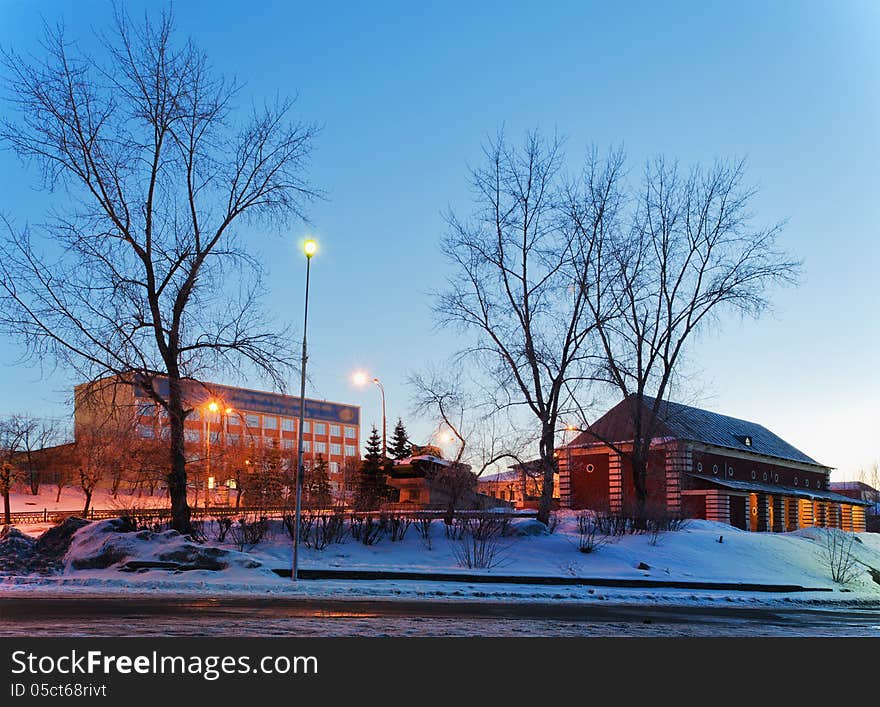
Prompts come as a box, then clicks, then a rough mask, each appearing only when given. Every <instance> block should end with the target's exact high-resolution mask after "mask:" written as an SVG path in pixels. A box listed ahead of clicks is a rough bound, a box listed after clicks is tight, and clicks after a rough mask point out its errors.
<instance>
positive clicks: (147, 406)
mask: <svg viewBox="0 0 880 707" xmlns="http://www.w3.org/2000/svg"><path fill="white" fill-rule="evenodd" d="M154 408H155V406H154V405H153V403H150V402H147V401H145V400H142V401H140V402H139V403H138V404H137V414H138V415H140V416H141V417H152V416H153V414H154Z"/></svg>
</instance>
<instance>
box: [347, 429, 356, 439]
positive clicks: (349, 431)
mask: <svg viewBox="0 0 880 707" xmlns="http://www.w3.org/2000/svg"><path fill="white" fill-rule="evenodd" d="M345 439H357V428H355V427H346V428H345Z"/></svg>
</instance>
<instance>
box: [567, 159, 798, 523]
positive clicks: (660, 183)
mask: <svg viewBox="0 0 880 707" xmlns="http://www.w3.org/2000/svg"><path fill="white" fill-rule="evenodd" d="M744 172H745V166H744V163H743V162H735V163H725V162H719V163H716V164H715V165H713V166H712V167H711V168H708V169H705V168H702V167H699V166H698V167H695V168H694V169H693V170H691V171H690V173H688V174H687V175H682V174H681V173H680V172H679V169H678V167H677V166H676V165H675V164H670V163H668V162H666V161H664V160H663V159H657V160H654V161H652V162H650V163H649V164H648V166H647V168H646V170H645V174H644V179H643V182H642V185H641V189H640V191H638V192H636V193H635V194H634V195H633V197H632V198H631V199H630V200H629V202H628V203H629V206H630V207H631V208H630V209H629V213H628V214H627V218H626V219H625V221H623V222H622V223H623V225H624V228H622V229H620V230H619V231H617V232H616V234H615V236H616V237H615V239H614V240H615V246H614V247H613V248H608V249H607V253H609V254H610V255H611V256H612V257H613V267H609V268H604V269H598V270H596V271H595V275H596V287H595V289H594V293H595V296H594V297H590V298H588V299H587V305H588V307H589V312H590V315H591V317H592V323H593V326H594V330H595V332H596V334H597V335H598V340H599V341H600V342H601V349H602V352H603V361H602V366H601V373H600V375H599V377H600V378H603V379H604V380H605V381H606V382H607V383H608V384H610V385H611V386H612V388H613V389H615V390H616V391H618V392H619V394H621V395H622V396H623V397H624V398H626V399H628V400H629V401H630V403H631V406H630V412H631V421H632V435H631V437H632V441H631V443H630V444H629V445H627V446H626V447H624V446H622V445H615V443H616V442H618V440H602V441H603V442H605V443H607V444H610V445H611V446H612V447H615V449H617V451H618V452H619V453H621V454H622V455H623V456H624V457H626V458H627V459H628V460H629V461H630V463H631V466H632V479H633V486H634V488H635V493H636V499H635V501H636V509H635V510H636V512H637V513H638V517H639V518H643V517H644V516H645V512H646V503H647V495H648V491H647V483H646V481H647V478H648V457H649V452H650V447H651V443H652V441H653V440H654V438H655V436H656V433H657V430H658V426H659V424H660V422H661V421H662V418H663V415H664V407H663V404H664V401H665V400H666V399H667V397H668V395H669V393H670V389H671V387H672V385H673V384H674V382H675V376H676V373H677V372H679V368H680V364H681V361H682V357H683V355H684V353H685V351H686V350H687V345H688V344H689V343H690V342H691V340H692V339H693V338H694V334H695V333H696V332H698V331H700V330H701V329H703V328H705V327H706V326H707V325H708V324H709V323H711V322H713V321H715V320H716V317H717V315H718V314H720V313H722V312H725V311H728V312H730V311H733V312H737V313H741V314H743V315H752V316H758V315H759V314H761V313H762V312H763V311H764V310H765V309H766V308H767V307H768V306H769V292H770V290H771V288H772V286H774V285H777V284H790V283H794V282H796V280H797V276H798V270H799V263H798V262H796V261H795V260H793V259H792V258H791V257H790V256H788V255H786V254H785V253H783V252H781V251H780V250H778V249H777V246H776V240H777V236H778V234H779V232H780V229H781V224H775V225H772V226H769V227H763V226H756V225H753V223H752V221H753V216H752V212H751V210H752V201H753V197H754V195H755V190H754V189H753V188H750V187H748V186H745V185H744ZM589 191H590V190H587V196H586V197H583V196H580V197H578V196H574V197H573V198H571V199H570V201H569V212H570V214H571V216H572V222H573V223H574V224H575V227H576V228H577V229H579V230H580V231H581V232H582V234H583V237H584V238H588V237H590V236H591V234H592V233H593V228H594V221H593V214H594V206H593V204H592V203H591V197H590V195H589Z"/></svg>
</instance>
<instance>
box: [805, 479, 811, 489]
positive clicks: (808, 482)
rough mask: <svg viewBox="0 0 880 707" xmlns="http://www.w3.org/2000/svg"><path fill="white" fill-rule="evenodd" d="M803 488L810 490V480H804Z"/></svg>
mask: <svg viewBox="0 0 880 707" xmlns="http://www.w3.org/2000/svg"><path fill="white" fill-rule="evenodd" d="M804 486H806V487H807V488H810V480H809V479H804Z"/></svg>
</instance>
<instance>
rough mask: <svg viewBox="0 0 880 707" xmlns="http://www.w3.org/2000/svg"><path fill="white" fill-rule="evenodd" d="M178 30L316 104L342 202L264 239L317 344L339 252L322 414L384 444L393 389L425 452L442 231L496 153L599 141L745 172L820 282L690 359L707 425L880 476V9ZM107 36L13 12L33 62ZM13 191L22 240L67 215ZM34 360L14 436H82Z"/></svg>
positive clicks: (730, 9)
mask: <svg viewBox="0 0 880 707" xmlns="http://www.w3.org/2000/svg"><path fill="white" fill-rule="evenodd" d="M125 6H126V8H128V10H129V11H130V12H131V13H132V14H133V15H135V16H139V15H142V13H144V12H156V11H158V10H161V9H162V8H163V7H165V5H164V3H158V2H142V1H138V2H135V1H133V2H127V3H125ZM174 13H175V17H176V20H177V28H178V33H179V35H180V36H181V37H185V36H192V37H193V38H194V39H195V41H196V42H197V43H198V44H199V45H200V46H201V48H202V49H203V50H205V52H206V53H207V54H208V56H209V57H210V58H211V60H212V62H213V63H214V65H215V67H216V69H217V70H218V71H219V72H222V73H225V74H227V75H234V76H236V77H237V78H238V79H239V80H240V81H243V82H244V83H245V91H244V94H243V95H244V96H245V97H246V98H247V99H248V100H253V101H254V102H260V101H262V100H264V99H267V98H270V99H271V98H272V97H274V96H275V95H276V94H280V95H296V96H297V107H298V111H299V115H300V116H301V117H302V118H303V119H304V120H307V121H315V122H317V123H318V124H320V125H321V126H322V130H321V132H320V135H319V137H318V139H317V142H316V145H315V147H316V150H315V153H314V157H313V163H312V166H311V169H310V173H309V176H310V178H311V180H312V181H313V183H314V184H315V185H316V186H318V187H320V188H322V189H323V190H325V191H326V193H327V199H326V200H325V201H322V202H320V203H317V204H315V205H314V206H313V207H312V208H311V209H310V214H309V215H310V223H309V224H304V223H293V222H292V223H290V224H289V226H288V228H287V229H286V231H285V232H284V233H283V234H280V235H268V234H259V235H260V236H262V237H260V238H259V241H258V242H259V253H260V257H261V259H263V261H264V262H265V263H266V264H267V268H268V271H269V277H268V283H269V292H268V295H267V297H268V299H267V304H268V305H269V308H270V309H271V310H272V311H273V312H274V313H275V314H276V315H277V316H278V317H279V319H280V320H282V321H291V322H293V323H294V324H295V326H297V327H299V326H301V324H300V322H301V317H302V302H303V291H302V290H303V284H304V270H305V263H304V259H303V256H302V255H301V254H300V253H299V252H298V250H297V247H298V244H299V243H300V242H301V240H302V239H303V238H304V237H305V236H306V235H314V236H315V237H316V238H318V239H319V240H320V242H321V251H320V253H319V256H316V258H315V259H314V261H313V268H312V281H311V293H310V315H309V316H310V323H309V332H308V338H309V345H310V358H309V371H310V379H311V384H310V387H309V389H308V391H307V395H308V396H309V397H315V398H319V399H320V398H323V399H327V400H334V401H341V402H348V403H353V404H357V405H360V406H361V408H362V423H363V424H364V425H365V426H366V427H368V426H369V425H370V424H373V423H376V424H379V423H380V422H381V407H380V398H379V395H378V390H377V389H376V388H375V387H372V386H371V387H369V388H367V389H358V388H355V387H354V386H353V385H352V384H351V378H350V376H351V373H352V372H353V371H354V370H357V369H364V370H366V371H368V372H369V373H370V374H371V375H375V376H378V377H379V378H380V379H381V380H382V382H383V384H384V386H385V391H386V396H387V398H386V399H387V413H388V418H389V420H390V422H389V429H390V428H391V426H393V422H394V421H395V420H396V419H397V417H398V416H403V417H404V418H405V419H406V420H407V422H408V427H409V431H410V435H411V437H412V438H413V439H415V440H417V441H421V440H424V439H426V438H427V437H428V435H430V433H431V431H432V429H433V428H432V426H431V424H430V423H429V422H428V421H426V420H417V419H414V418H412V416H411V415H410V412H411V408H412V403H411V394H412V391H411V390H410V389H409V388H408V387H407V385H406V379H407V376H408V375H409V374H411V373H413V372H415V371H418V370H421V369H423V368H424V367H425V366H427V365H428V364H429V363H431V362H442V361H444V360H446V359H448V357H449V356H450V354H452V353H453V352H454V351H455V348H456V336H455V335H454V334H453V333H452V332H448V331H443V330H440V329H438V328H437V327H436V326H435V322H434V318H433V315H432V312H431V301H432V300H431V297H430V292H431V291H433V290H436V289H438V288H441V287H442V286H443V282H444V279H445V278H446V276H447V275H448V269H447V265H446V264H445V263H444V261H443V259H442V256H441V254H440V251H439V240H440V238H441V237H442V235H443V233H444V231H445V227H444V221H443V218H442V214H443V212H444V211H445V210H446V209H447V208H452V209H455V210H456V211H459V212H461V213H467V212H468V210H469V208H470V202H469V197H468V188H467V170H468V167H469V165H470V166H472V165H476V164H477V163H478V162H479V159H480V154H481V146H482V145H483V144H484V143H485V141H486V139H487V138H488V137H489V136H492V135H494V134H496V133H497V131H498V130H499V129H500V128H502V127H503V128H504V130H505V133H506V134H507V135H508V136H510V137H511V138H512V139H519V138H520V137H521V136H523V135H524V134H525V132H526V131H528V130H530V129H535V128H537V129H540V130H542V131H544V132H547V133H552V132H558V133H559V134H561V135H564V136H565V137H566V140H567V143H566V151H567V156H568V160H569V161H568V163H567V166H568V167H569V168H570V169H571V170H572V171H575V170H576V169H577V165H578V162H579V160H580V159H581V158H582V156H583V152H584V151H585V150H586V149H587V147H588V146H589V145H591V144H595V145H597V146H598V147H600V148H607V147H610V146H615V145H623V146H624V147H625V149H626V152H627V154H628V157H629V165H630V168H631V169H635V170H638V169H639V168H640V165H641V164H643V163H644V161H645V160H646V159H648V158H650V157H652V156H655V155H659V154H663V155H666V156H667V157H672V158H676V159H678V160H679V161H680V162H681V163H682V165H686V166H687V165H692V164H694V163H696V162H703V163H710V162H712V161H713V160H715V159H717V158H735V157H745V158H746V159H747V160H748V178H749V180H750V181H751V182H753V183H755V184H757V185H758V186H759V187H760V192H759V194H758V196H757V197H756V199H755V201H754V207H755V214H756V218H757V219H758V220H759V221H760V222H764V223H774V222H777V221H780V220H785V221H786V226H785V229H784V231H783V233H782V237H781V245H783V246H784V247H785V248H786V249H788V250H789V251H791V252H792V253H794V254H795V255H796V256H797V257H798V258H800V259H802V260H803V263H804V272H805V277H804V280H803V283H802V284H801V285H800V286H799V287H797V288H794V289H789V290H780V291H778V292H776V293H775V295H774V309H773V311H772V312H771V313H768V314H767V315H766V316H764V317H763V318H762V319H760V320H758V321H754V320H751V319H748V320H740V319H739V318H734V317H727V318H724V319H722V320H721V321H720V322H719V323H718V324H717V326H713V328H712V330H710V331H706V332H704V333H703V334H702V335H701V336H700V338H699V339H698V340H696V341H695V342H694V344H693V345H692V347H691V350H690V353H689V360H690V362H691V368H690V369H689V372H690V374H691V375H692V376H693V383H694V386H693V387H695V388H697V389H698V390H699V391H700V398H699V403H700V404H701V405H702V406H703V407H707V408H709V409H711V410H715V411H717V412H721V413H724V414H727V415H732V416H735V417H742V418H745V419H748V420H752V421H754V422H759V423H761V424H763V425H765V426H766V427H768V428H770V429H771V430H772V431H774V432H775V433H777V434H779V435H780V436H781V437H783V438H784V439H786V440H788V441H789V442H791V443H792V444H794V445H795V446H796V447H798V448H799V449H801V450H803V451H804V452H806V453H807V454H808V455H810V456H812V457H813V458H814V459H816V460H818V461H819V462H821V463H823V464H826V465H829V466H832V467H835V468H836V469H837V471H836V472H835V474H834V477H833V478H835V479H840V480H844V479H851V478H854V477H855V475H856V473H857V471H858V469H859V468H860V467H867V466H868V465H870V464H871V463H872V462H873V461H874V460H877V459H880V411H878V410H880V375H878V358H880V326H878V325H880V321H878V320H880V315H878V312H880V306H878V305H880V294H878V293H880V289H878V287H877V284H876V280H877V276H878V273H880V245H878V244H880V238H878V235H880V234H878V228H880V227H878V224H880V197H878V195H880V52H878V51H877V47H878V46H880V4H878V3H876V2H855V1H853V2H785V1H783V0H777V1H775V2H772V3H767V2H751V1H743V2H736V3H733V2H728V3H721V2H690V3H685V2H669V3H650V2H621V3H598V2H596V3H592V2H561V1H560V2H545V3H525V2H521V3H520V2H481V3H472V2H449V3H433V4H428V3H412V2H411V3H403V2H400V3H395V2H371V3H357V2H322V3H302V2H271V1H267V0H261V1H260V2H251V3H241V2H230V1H226V0H214V1H213V2H210V3H209V2H194V1H190V2H185V1H179V2H177V3H175V5H174ZM110 18H111V6H110V5H109V3H107V2H104V1H103V0H102V1H95V0H81V1H79V2H72V1H71V2H57V1H56V2H51V1H48V0H0V46H2V47H3V48H13V49H15V50H16V51H19V52H23V53H28V52H34V51H37V52H38V51H39V47H38V43H37V40H38V38H39V33H40V28H41V24H42V22H43V21H44V20H45V21H47V22H49V23H55V22H57V21H59V20H63V21H64V23H65V26H66V29H67V32H68V35H69V36H71V37H76V38H78V39H81V40H82V41H83V42H84V44H85V45H86V46H89V43H90V42H92V40H91V39H90V37H91V36H92V29H93V28H98V29H100V28H104V27H106V26H107V25H108V22H109V20H110ZM6 110H8V106H7V105H6V104H5V103H0V111H6ZM0 183H2V184H3V190H2V193H0V210H2V211H3V212H4V213H7V214H10V215H12V216H14V217H15V219H16V221H17V222H19V223H23V222H27V221H28V220H39V219H40V217H41V216H42V215H43V214H44V213H45V212H46V209H47V208H48V207H49V206H50V205H51V203H52V199H53V198H55V197H52V196H50V195H47V194H46V193H44V192H42V191H39V190H38V189H37V187H38V185H39V181H38V175H37V174H36V173H35V171H34V170H33V169H30V168H28V167H26V166H24V165H22V164H21V163H20V162H19V160H18V159H17V158H16V157H15V156H14V155H13V154H11V153H10V152H8V151H0ZM21 353H22V349H21V347H20V345H19V344H18V343H17V342H14V341H3V342H0V365H2V366H3V368H4V375H3V377H2V383H0V393H2V396H0V414H5V413H10V412H27V413H30V414H34V415H42V416H49V417H61V418H64V417H69V415H70V414H71V410H70V402H69V398H70V394H71V389H72V386H73V385H74V383H75V382H77V381H76V380H74V379H73V378H72V376H71V374H70V373H69V372H67V371H63V370H56V371H47V370H41V369H40V368H39V367H33V366H28V365H26V364H24V363H22V362H21V361H20V359H21ZM218 382H224V381H218ZM250 387H257V388H259V387H263V384H262V383H261V382H259V381H254V382H253V385H251V386H250ZM295 387H296V385H295V384H293V385H292V386H291V388H295ZM364 436H365V435H364Z"/></svg>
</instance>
